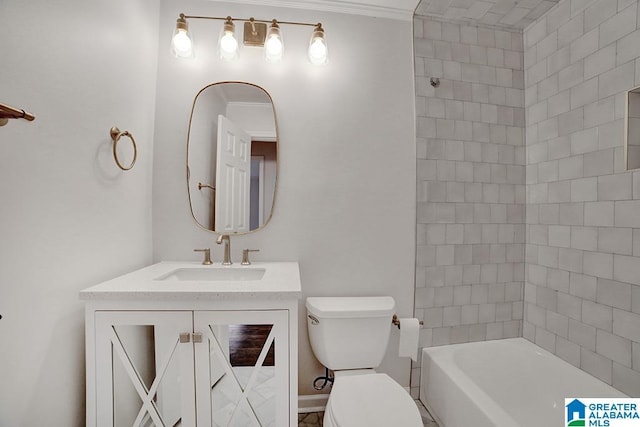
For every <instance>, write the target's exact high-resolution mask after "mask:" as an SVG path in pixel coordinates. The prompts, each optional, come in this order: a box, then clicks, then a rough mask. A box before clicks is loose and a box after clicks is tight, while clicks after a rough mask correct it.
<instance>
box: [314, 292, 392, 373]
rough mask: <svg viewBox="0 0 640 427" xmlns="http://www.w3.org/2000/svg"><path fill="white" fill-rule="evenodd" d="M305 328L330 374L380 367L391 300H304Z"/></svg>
mask: <svg viewBox="0 0 640 427" xmlns="http://www.w3.org/2000/svg"><path fill="white" fill-rule="evenodd" d="M306 306H307V328H308V330H309V340H310V341H311V348H312V349H313V353H314V354H315V356H316V358H317V359H318V360H319V361H320V363H322V364H323V365H324V366H326V367H327V368H329V369H331V370H341V369H366V368H375V367H377V366H379V365H380V363H381V362H382V359H383V358H384V354H385V351H386V348H387V344H388V343H389V333H390V331H391V319H392V317H393V313H394V310H395V301H394V300H393V298H392V297H389V296H385V297H311V298H307V303H306Z"/></svg>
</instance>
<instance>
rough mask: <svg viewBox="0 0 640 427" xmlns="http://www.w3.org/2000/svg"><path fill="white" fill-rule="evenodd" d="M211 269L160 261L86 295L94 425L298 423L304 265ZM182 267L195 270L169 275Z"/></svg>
mask: <svg viewBox="0 0 640 427" xmlns="http://www.w3.org/2000/svg"><path fill="white" fill-rule="evenodd" d="M204 268H205V267H202V266H200V265H198V264H187V263H160V264H155V265H153V266H150V267H147V268H145V269H142V270H139V271H136V272H134V273H131V274H128V275H125V276H122V277H120V278H117V279H114V280H111V281H108V282H105V283H103V284H100V285H97V286H94V287H92V288H88V289H85V290H84V291H82V292H81V298H82V299H84V300H85V302H86V354H87V360H86V363H87V426H98V427H105V426H108V427H116V426H136V427H137V426H145V427H146V426H167V427H174V426H180V427H187V426H198V427H201V426H206V427H214V426H238V427H240V426H242V427H245V426H246V427H251V426H274V427H281V426H295V425H297V333H298V332H297V323H298V321H297V310H298V299H299V298H300V282H299V272H298V266H297V263H261V264H260V265H259V264H256V265H254V266H251V267H235V266H232V267H218V268H219V270H220V272H221V275H223V276H224V279H223V280H219V279H218V276H217V275H216V274H217V273H216V272H215V267H212V268H211V270H207V271H205V270H204ZM261 268H262V269H264V270H265V271H264V275H263V277H261V278H260V279H259V280H258V279H255V278H253V276H252V275H251V274H248V275H247V273H251V272H252V271H250V270H252V269H253V272H255V271H256V270H257V269H261ZM178 269H179V270H181V271H184V270H185V269H187V270H188V269H193V271H191V272H187V273H190V274H184V273H183V274H181V275H180V277H187V278H189V279H179V278H177V277H176V276H178V275H173V276H172V278H170V279H166V277H169V275H171V272H174V271H176V270H178ZM233 269H237V270H238V273H237V277H241V278H242V279H241V280H229V277H232V278H233V277H236V276H235V275H236V272H235V271H230V270H233ZM241 269H244V270H243V271H242V270H241ZM196 270H202V271H196ZM223 270H224V271H223ZM278 271H279V273H280V274H276V273H277V272H278ZM210 272H213V275H212V278H209V277H207V275H208V274H209V273H210ZM191 273H193V274H191ZM260 274H262V273H260ZM246 277H251V278H252V279H251V280H246ZM278 280H280V281H282V283H281V284H277V283H274V282H273V281H278ZM250 282H255V283H250Z"/></svg>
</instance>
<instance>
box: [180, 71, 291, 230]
mask: <svg viewBox="0 0 640 427" xmlns="http://www.w3.org/2000/svg"><path fill="white" fill-rule="evenodd" d="M224 84H241V85H247V86H251V87H254V88H256V89H258V90H260V91H262V92H263V93H264V94H265V95H266V96H267V97H268V98H269V101H270V102H271V108H272V111H273V122H274V129H275V141H274V143H275V144H276V146H275V155H276V164H275V178H274V184H273V185H274V189H273V200H272V202H271V209H270V211H269V216H268V217H267V218H265V219H264V222H263V223H262V224H261V225H260V226H258V227H256V228H255V229H252V230H249V231H242V232H233V233H229V232H220V231H216V230H214V229H211V228H207V227H205V226H203V225H202V224H201V223H200V221H198V219H197V218H196V215H195V213H194V211H193V202H192V194H191V185H190V179H191V171H190V168H189V153H190V148H191V143H192V141H191V130H192V124H193V117H194V112H195V108H196V104H197V101H198V97H199V96H200V95H201V94H202V93H203V92H204V91H206V90H207V89H209V88H211V87H213V86H218V85H224ZM186 148H187V152H186V154H187V155H186V178H187V179H186V182H187V196H188V199H189V210H190V212H191V217H192V218H193V220H194V222H195V223H196V224H197V225H198V227H200V228H201V229H203V230H205V231H208V232H211V233H215V234H217V235H222V234H228V235H232V236H240V235H244V234H250V233H254V232H256V231H259V230H262V229H263V228H264V227H265V226H266V225H267V224H268V223H269V221H270V220H271V217H272V216H273V211H274V209H275V205H276V199H277V195H278V176H279V175H280V137H279V131H278V117H277V114H276V108H275V104H274V102H273V98H272V97H271V94H270V93H269V92H268V91H267V90H266V89H264V88H263V87H261V86H259V85H257V84H254V83H249V82H243V81H234V80H229V81H221V82H216V83H211V84H208V85H207V86H205V87H203V88H202V89H200V90H199V91H198V93H197V94H196V96H195V97H194V99H193V103H192V105H191V114H190V115H189V127H188V130H187V146H186ZM198 184H199V188H204V187H209V188H211V186H210V185H208V184H202V183H198ZM214 203H215V201H214Z"/></svg>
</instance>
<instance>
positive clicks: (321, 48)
mask: <svg viewBox="0 0 640 427" xmlns="http://www.w3.org/2000/svg"><path fill="white" fill-rule="evenodd" d="M328 53H329V50H328V48H327V41H326V39H325V38H324V30H323V29H322V26H321V25H320V24H318V25H317V26H316V28H315V30H314V32H313V34H312V35H311V41H310V42H309V61H310V62H311V63H312V64H313V65H324V64H326V63H327V59H328Z"/></svg>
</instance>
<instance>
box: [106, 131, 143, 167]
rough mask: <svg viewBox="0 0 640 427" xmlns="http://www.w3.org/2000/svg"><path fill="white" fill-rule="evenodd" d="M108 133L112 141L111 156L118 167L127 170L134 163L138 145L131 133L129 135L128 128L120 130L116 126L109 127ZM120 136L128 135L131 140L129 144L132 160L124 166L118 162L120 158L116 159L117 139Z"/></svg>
mask: <svg viewBox="0 0 640 427" xmlns="http://www.w3.org/2000/svg"><path fill="white" fill-rule="evenodd" d="M110 134H111V141H113V158H114V160H115V161H116V164H117V165H118V167H119V168H120V169H122V170H123V171H128V170H129V169H131V168H132V167H133V165H134V164H135V163H136V159H137V158H138V147H137V146H136V140H135V139H133V135H131V134H130V133H129V131H128V130H125V131H123V132H121V131H120V129H118V128H117V127H116V126H114V127H112V128H111V131H110ZM122 136H128V137H129V139H130V140H131V144H132V145H133V160H131V164H130V165H129V166H128V167H124V166H123V165H122V163H120V159H118V152H117V150H116V149H117V147H118V141H119V140H120V137H122Z"/></svg>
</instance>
